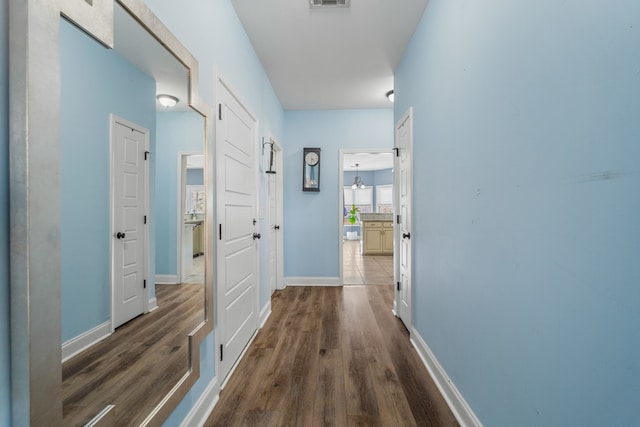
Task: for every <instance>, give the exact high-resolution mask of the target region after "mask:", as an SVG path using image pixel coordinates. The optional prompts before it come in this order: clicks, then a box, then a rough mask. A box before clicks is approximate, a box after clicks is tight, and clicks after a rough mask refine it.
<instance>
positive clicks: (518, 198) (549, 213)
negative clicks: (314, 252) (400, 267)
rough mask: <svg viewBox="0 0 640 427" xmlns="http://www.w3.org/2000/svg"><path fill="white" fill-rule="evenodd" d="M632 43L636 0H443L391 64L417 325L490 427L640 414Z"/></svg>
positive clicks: (631, 421) (581, 422)
mask: <svg viewBox="0 0 640 427" xmlns="http://www.w3.org/2000/svg"><path fill="white" fill-rule="evenodd" d="M638 46H640V3H638V2H637V1H631V0H623V1H616V2H608V1H604V0H601V1H591V2H579V1H568V2H557V1H552V0H542V1H533V0H527V1H520V2H511V1H506V0H502V1H500V0H492V1H480V2H468V1H463V0H446V1H445V0H431V1H430V2H429V5H428V6H427V9H426V12H425V15H424V16H423V18H422V22H421V23H420V25H419V28H418V29H417V31H416V33H415V34H414V36H413V39H412V41H411V43H410V45H409V46H408V48H407V50H406V52H405V54H404V57H403V59H402V62H401V64H400V66H399V67H398V69H397V70H396V76H395V93H396V104H395V118H396V120H398V119H399V118H400V116H401V115H402V114H403V113H404V112H405V111H406V110H407V109H408V108H409V107H410V106H413V111H414V122H413V123H414V181H413V183H414V216H413V218H414V226H413V230H412V240H413V242H414V262H413V265H414V275H413V283H414V289H415V294H414V298H415V299H414V304H415V305H414V320H415V325H416V328H417V330H418V332H419V333H420V335H421V336H422V337H423V338H424V339H425V340H426V343H427V344H428V345H429V347H430V348H431V350H432V351H433V353H434V354H435V356H436V357H437V359H438V360H439V361H440V363H441V364H442V366H443V367H444V369H445V370H446V372H447V373H448V375H449V376H450V377H451V378H452V380H453V382H454V383H455V385H456V386H457V388H458V389H459V390H460V392H461V393H462V395H463V396H464V398H465V399H466V401H467V402H468V403H469V404H470V406H471V407H472V408H473V410H474V411H475V413H476V415H477V416H478V417H479V418H480V420H481V421H482V422H483V423H484V425H487V426H514V425H518V426H602V425H619V426H622V425H635V424H637V409H636V408H637V407H638V404H639V403H640V400H639V396H640V334H638V325H639V324H640V309H639V306H638V304H639V301H640V286H638V284H640V262H638V254H640V227H639V226H638V218H640V197H638V188H640V168H639V167H638V165H639V164H640V120H639V119H638V112H639V111H640V56H639V55H638V52H639V51H638ZM413 236H415V237H413Z"/></svg>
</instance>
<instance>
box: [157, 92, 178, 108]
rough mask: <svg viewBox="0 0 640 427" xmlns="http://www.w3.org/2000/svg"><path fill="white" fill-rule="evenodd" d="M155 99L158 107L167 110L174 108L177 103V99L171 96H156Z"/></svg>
mask: <svg viewBox="0 0 640 427" xmlns="http://www.w3.org/2000/svg"><path fill="white" fill-rule="evenodd" d="M156 98H158V102H159V103H160V105H162V106H163V107H167V108H171V107H175V105H176V104H177V103H178V101H179V100H178V98H176V97H175V96H171V95H158V96H156Z"/></svg>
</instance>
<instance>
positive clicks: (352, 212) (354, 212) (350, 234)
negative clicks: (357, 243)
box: [347, 204, 360, 240]
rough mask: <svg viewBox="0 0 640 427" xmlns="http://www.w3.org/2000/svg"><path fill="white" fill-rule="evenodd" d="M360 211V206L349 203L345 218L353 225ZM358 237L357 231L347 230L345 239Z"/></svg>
mask: <svg viewBox="0 0 640 427" xmlns="http://www.w3.org/2000/svg"><path fill="white" fill-rule="evenodd" d="M359 212H360V208H359V207H357V206H356V205H353V204H352V205H351V209H349V211H348V214H347V219H348V220H349V223H350V224H351V225H355V224H356V222H358V213H359ZM357 238H358V232H357V231H347V240H356V239H357Z"/></svg>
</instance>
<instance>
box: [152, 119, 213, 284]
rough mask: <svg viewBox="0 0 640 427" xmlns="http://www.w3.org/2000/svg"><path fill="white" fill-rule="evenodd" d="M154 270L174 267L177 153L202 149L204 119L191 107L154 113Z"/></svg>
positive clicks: (174, 271) (173, 270) (164, 271)
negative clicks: (155, 147)
mask: <svg viewBox="0 0 640 427" xmlns="http://www.w3.org/2000/svg"><path fill="white" fill-rule="evenodd" d="M156 130H157V131H156V134H157V137H156V140H157V144H156V145H157V150H156V154H155V161H156V190H157V195H156V274H168V275H173V274H177V271H178V266H177V262H178V253H177V250H178V246H177V245H178V243H177V241H178V230H177V226H178V225H177V224H178V219H177V218H176V215H177V209H178V208H177V206H178V200H177V198H178V173H179V171H178V153H179V152H180V151H194V152H195V151H197V152H200V153H204V119H203V117H202V116H201V115H200V114H198V113H196V112H193V111H183V112H173V113H158V115H157V119H156Z"/></svg>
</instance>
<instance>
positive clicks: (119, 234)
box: [116, 231, 126, 239]
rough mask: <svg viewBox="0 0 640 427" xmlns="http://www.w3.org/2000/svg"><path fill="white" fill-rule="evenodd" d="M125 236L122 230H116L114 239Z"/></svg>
mask: <svg viewBox="0 0 640 427" xmlns="http://www.w3.org/2000/svg"><path fill="white" fill-rule="evenodd" d="M125 236H126V234H124V233H123V232H122V231H118V232H117V233H116V239H124V237H125Z"/></svg>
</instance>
